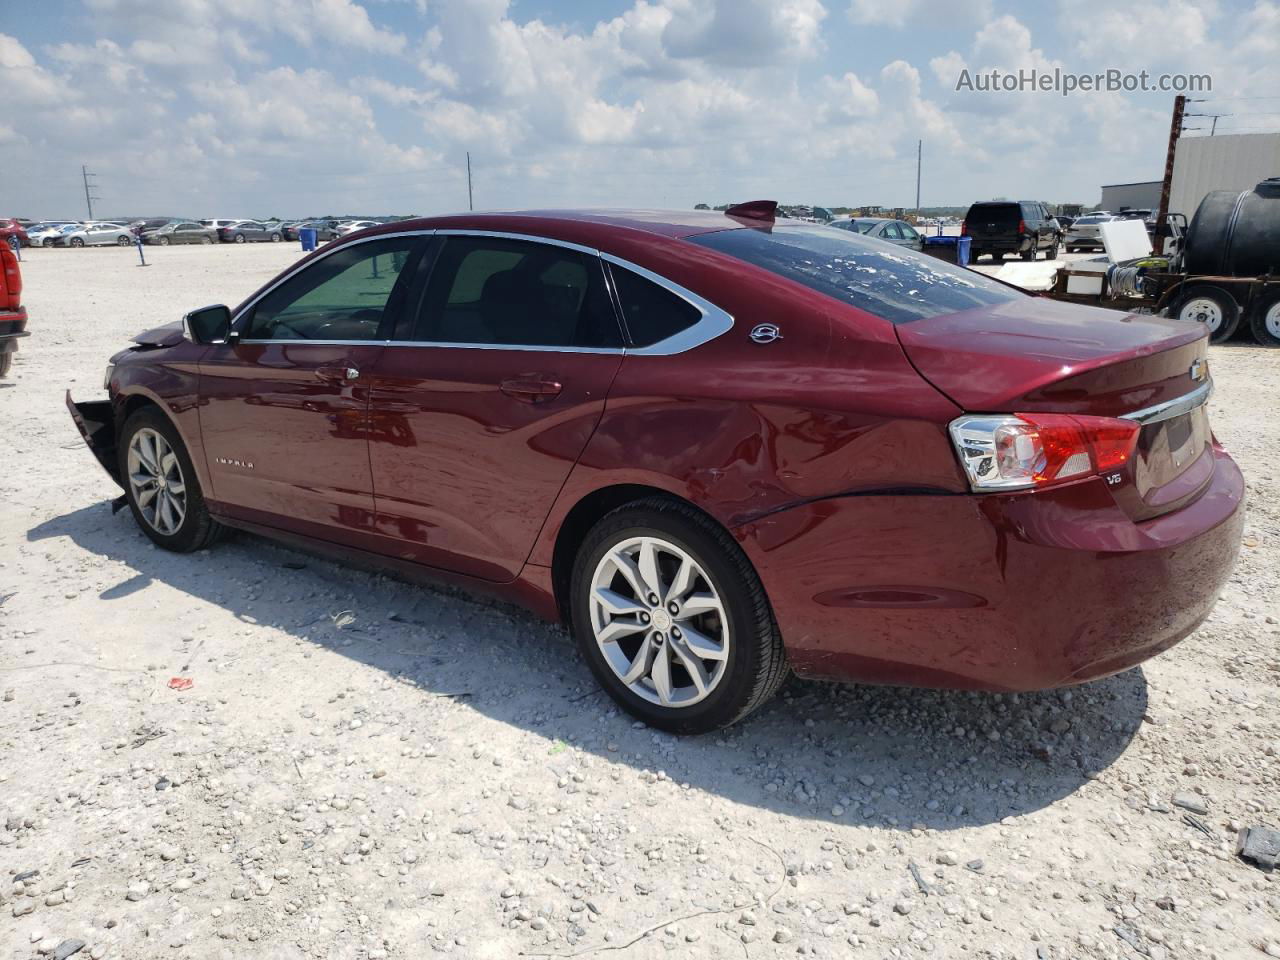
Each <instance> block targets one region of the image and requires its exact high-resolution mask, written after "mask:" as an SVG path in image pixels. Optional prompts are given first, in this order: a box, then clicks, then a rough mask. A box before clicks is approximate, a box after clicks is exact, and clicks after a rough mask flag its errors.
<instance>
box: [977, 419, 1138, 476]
mask: <svg viewBox="0 0 1280 960" xmlns="http://www.w3.org/2000/svg"><path fill="white" fill-rule="evenodd" d="M1141 429H1142V428H1141V426H1140V425H1139V424H1138V423H1136V422H1134V421H1133V420H1118V419H1115V418H1112V417H1088V416H1077V415H1074V414H1064V413H1019V414H1016V415H1014V416H999V415H992V416H970V417H961V418H960V419H959V420H955V421H952V423H951V440H952V442H953V443H954V444H955V446H956V452H957V453H958V454H959V455H960V462H961V464H963V465H964V470H965V473H966V474H967V475H968V477H969V484H970V486H972V487H973V489H974V490H1024V489H1028V488H1033V487H1035V488H1038V487H1047V486H1052V485H1053V484H1055V483H1064V482H1066V481H1068V480H1078V479H1080V478H1081V477H1086V476H1092V475H1094V474H1098V473H1102V472H1104V471H1107V470H1115V469H1118V468H1120V467H1123V466H1124V465H1125V464H1126V463H1128V462H1129V460H1130V459H1131V458H1132V457H1133V451H1134V448H1135V447H1136V446H1137V443H1138V431H1139V430H1141Z"/></svg>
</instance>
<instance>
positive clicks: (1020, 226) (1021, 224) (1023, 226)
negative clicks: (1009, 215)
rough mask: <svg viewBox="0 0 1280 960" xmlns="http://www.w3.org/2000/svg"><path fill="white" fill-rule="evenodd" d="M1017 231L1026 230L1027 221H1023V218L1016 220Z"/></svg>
mask: <svg viewBox="0 0 1280 960" xmlns="http://www.w3.org/2000/svg"><path fill="white" fill-rule="evenodd" d="M1018 232H1019V233H1026V232H1027V221H1025V220H1019V221H1018Z"/></svg>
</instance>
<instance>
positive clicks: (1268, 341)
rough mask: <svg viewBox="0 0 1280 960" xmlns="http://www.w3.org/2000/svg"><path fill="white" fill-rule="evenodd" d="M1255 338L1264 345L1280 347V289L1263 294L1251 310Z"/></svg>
mask: <svg viewBox="0 0 1280 960" xmlns="http://www.w3.org/2000/svg"><path fill="white" fill-rule="evenodd" d="M1249 327H1250V329H1251V331H1252V333H1253V339H1255V340H1257V341H1258V343H1259V344H1261V345H1262V346H1264V347H1280V291H1278V292H1276V293H1272V294H1267V295H1263V296H1262V297H1260V298H1259V300H1258V302H1257V303H1255V304H1254V305H1253V309H1252V310H1251V311H1250V317H1249Z"/></svg>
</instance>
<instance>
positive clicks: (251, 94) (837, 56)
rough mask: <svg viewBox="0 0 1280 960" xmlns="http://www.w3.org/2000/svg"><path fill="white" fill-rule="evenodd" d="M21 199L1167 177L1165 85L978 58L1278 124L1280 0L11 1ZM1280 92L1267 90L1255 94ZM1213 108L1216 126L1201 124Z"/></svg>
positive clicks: (228, 199) (212, 209)
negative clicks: (469, 184)
mask: <svg viewBox="0 0 1280 960" xmlns="http://www.w3.org/2000/svg"><path fill="white" fill-rule="evenodd" d="M0 13H2V14H3V16H0V91H3V98H4V101H5V104H6V106H5V109H4V110H3V111H0V168H2V169H4V170H5V175H4V176H3V177H2V178H0V215H17V216H51V217H52V216H73V215H74V216H83V215H84V212H83V207H84V204H83V191H82V189H81V185H80V179H79V171H80V164H81V163H88V164H89V166H90V168H91V170H93V171H94V172H95V173H96V174H97V175H98V183H99V186H98V193H99V194H100V195H101V196H102V200H101V202H100V203H99V204H98V206H97V212H98V213H99V214H107V215H109V214H110V213H111V212H112V211H116V212H119V213H122V214H123V213H135V212H136V213H173V214H180V215H186V216H204V217H212V216H269V215H279V216H293V215H302V214H309V213H324V212H361V211H363V212H371V213H392V212H401V213H423V214H427V213H437V212H445V211H450V210H458V209H465V207H466V204H467V190H466V175H465V156H466V153H467V151H470V152H471V155H472V164H473V172H474V178H475V201H476V206H477V208H479V209H492V208H519V207H538V206H673V207H688V206H691V205H692V204H694V203H696V202H700V201H705V202H708V203H723V202H728V201H730V200H742V199H748V198H774V199H778V200H781V201H783V202H808V203H823V204H828V205H835V204H867V203H879V204H884V205H889V206H892V205H902V206H910V205H912V204H913V202H914V197H915V148H916V140H917V138H919V139H923V140H924V178H923V189H922V201H923V203H924V204H925V205H941V204H949V205H963V204H966V203H968V202H970V201H972V200H975V199H985V198H989V197H993V196H1009V197H1019V198H1034V199H1045V200H1049V201H1055V202H1056V201H1079V202H1086V203H1088V202H1094V201H1096V200H1097V198H1098V187H1099V185H1100V184H1102V183H1112V182H1125V181H1131V180H1144V179H1155V178H1157V177H1158V176H1159V175H1160V172H1161V169H1162V164H1163V154H1164V148H1165V141H1166V138H1167V135H1168V122H1169V119H1168V118H1169V110H1170V106H1171V101H1172V94H1169V93H1155V92H1153V93H1147V94H1140V93H1132V94H1126V93H1123V92H1118V93H1107V92H1096V93H1076V94H1075V95H1073V96H1071V97H1066V98H1064V97H1062V96H1060V95H1058V94H1056V93H1033V92H1019V93H995V94H991V93H986V94H984V93H966V92H957V91H956V90H955V83H956V79H957V77H958V76H959V75H960V71H961V70H963V69H968V70H970V71H971V72H976V71H979V70H989V69H992V68H995V69H1000V70H1004V71H1016V70H1018V69H1020V68H1023V69H1030V68H1037V69H1040V70H1047V71H1052V70H1053V69H1054V68H1059V69H1062V70H1065V71H1071V72H1076V73H1093V72H1097V71H1101V70H1105V69H1107V68H1112V67H1114V68H1117V69H1121V70H1128V71H1138V70H1142V69H1145V70H1148V71H1150V72H1151V73H1152V74H1160V73H1207V74H1210V75H1211V76H1212V78H1213V84H1214V87H1213V92H1212V94H1210V95H1209V96H1212V97H1213V98H1214V100H1213V101H1211V102H1209V103H1206V104H1203V105H1201V106H1200V107H1198V108H1197V110H1199V111H1201V112H1217V113H1222V114H1230V116H1224V117H1223V118H1222V119H1220V120H1219V127H1218V132H1219V133H1220V134H1221V133H1224V132H1230V131H1231V130H1232V129H1240V130H1248V131H1253V130H1258V129H1268V128H1269V129H1276V128H1278V127H1280V123H1277V122H1276V121H1277V120H1280V4H1278V3H1277V2H1274V0H1242V2H1235V3H1227V2H1200V3H1191V2H1186V0H1171V2H1167V3H1163V4H1159V5H1149V6H1133V7H1120V6H1092V7H1089V8H1087V9H1086V8H1085V7H1084V5H1082V4H1079V3H1066V2H1062V3H1049V2H1045V3H1036V4H1013V3H1002V2H996V0H976V2H970V3H963V4H960V3H945V4H944V3H937V2H933V0H893V2H888V3H886V2H881V0H632V2H623V0H597V2H585V0H273V2H271V3H263V2H259V0H166V2H165V3H163V4H157V3H155V2H153V0H45V2H42V3H28V2H23V0H0ZM1266 94H1273V95H1276V97H1277V98H1276V99H1274V100H1270V101H1257V100H1250V101H1244V100H1238V99H1234V98H1238V97H1243V96H1258V95H1266ZM1193 122H1200V121H1193Z"/></svg>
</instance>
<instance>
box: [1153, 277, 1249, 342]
mask: <svg viewBox="0 0 1280 960" xmlns="http://www.w3.org/2000/svg"><path fill="white" fill-rule="evenodd" d="M1169 315H1170V316H1171V317H1174V318H1175V319H1177V320H1192V321H1195V322H1197V323H1203V324H1204V325H1205V326H1206V327H1208V328H1209V342H1210V343H1222V342H1224V341H1226V340H1230V339H1231V336H1232V334H1234V333H1235V332H1236V327H1238V326H1239V325H1240V306H1239V305H1238V304H1237V303H1236V301H1235V298H1234V297H1232V296H1231V294H1229V293H1227V291H1226V290H1223V289H1222V288H1221V287H1210V286H1197V287H1192V288H1190V289H1189V290H1185V291H1183V292H1182V293H1181V294H1180V295H1179V296H1178V299H1177V301H1176V302H1175V303H1174V305H1173V308H1172V309H1171V310H1170V311H1169Z"/></svg>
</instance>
